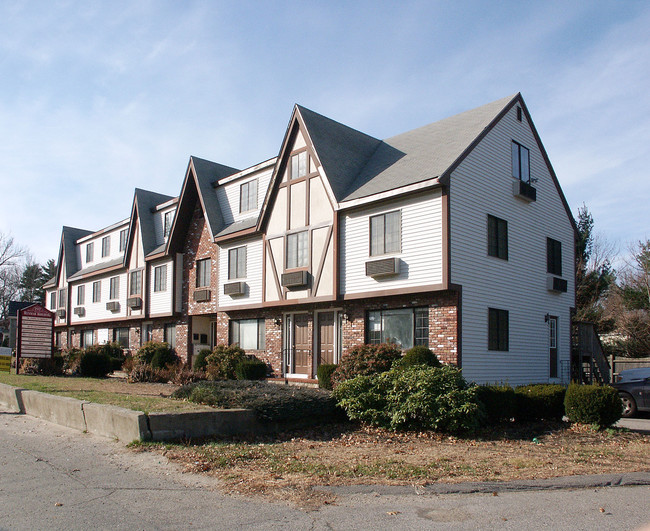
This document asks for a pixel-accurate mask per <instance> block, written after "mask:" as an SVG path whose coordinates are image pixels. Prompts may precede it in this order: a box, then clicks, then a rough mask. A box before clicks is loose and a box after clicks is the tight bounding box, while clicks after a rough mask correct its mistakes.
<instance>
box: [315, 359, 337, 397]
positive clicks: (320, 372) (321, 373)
mask: <svg viewBox="0 0 650 531" xmlns="http://www.w3.org/2000/svg"><path fill="white" fill-rule="evenodd" d="M337 367H338V365H337V364H336V363H323V364H322V365H319V366H318V369H316V376H317V377H318V387H320V388H321V389H328V390H330V391H331V390H332V373H333V372H334V371H335V370H336V368H337Z"/></svg>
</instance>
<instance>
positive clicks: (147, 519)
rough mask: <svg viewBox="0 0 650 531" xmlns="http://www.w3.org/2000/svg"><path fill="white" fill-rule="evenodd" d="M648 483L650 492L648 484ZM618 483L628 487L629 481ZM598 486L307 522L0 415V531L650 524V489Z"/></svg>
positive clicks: (384, 499)
mask: <svg viewBox="0 0 650 531" xmlns="http://www.w3.org/2000/svg"><path fill="white" fill-rule="evenodd" d="M644 477H645V478H646V480H645V482H646V483H647V482H648V481H647V479H648V475H647V474H646V475H645V476H644ZM610 479H611V478H610ZM620 479H622V483H623V484H625V482H626V481H629V480H630V479H631V476H626V475H624V476H621V478H620ZM632 479H633V478H632ZM610 483H613V484H616V483H617V482H616V481H613V482H610ZM618 483H619V484H621V482H620V481H619V482H618ZM602 484H607V482H605V483H602V482H600V483H599V482H596V483H594V482H593V481H592V480H588V481H587V482H586V483H585V485H592V486H591V487H585V486H584V485H583V486H582V488H568V489H567V488H563V489H554V488H551V487H552V486H547V487H546V489H545V490H537V488H535V489H532V490H530V489H529V490H515V491H510V490H508V489H500V490H498V491H496V490H495V491H483V492H481V491H478V492H476V491H475V489H469V490H467V491H466V492H471V493H443V494H441V493H440V492H449V491H445V490H444V489H442V490H438V491H435V490H427V489H416V488H408V487H403V488H393V489H391V488H383V489H382V488H378V487H366V488H356V489H348V490H347V491H346V489H344V488H341V489H335V490H334V492H335V493H336V494H337V496H338V499H337V502H336V504H334V505H326V506H323V507H321V508H320V509H319V510H316V511H305V510H301V509H300V508H298V507H295V506H291V505H288V504H282V503H269V502H265V501H262V500H259V499H256V498H246V497H241V496H227V495H224V494H221V493H220V492H219V488H218V481H217V480H215V479H214V478H210V477H205V476H200V475H192V474H183V473H181V472H180V470H179V469H178V468H177V467H176V466H175V465H173V464H171V463H169V462H167V460H166V459H165V458H164V457H161V456H159V455H157V454H154V453H148V452H142V453H135V452H133V451H131V450H129V449H127V448H125V447H124V446H123V445H122V444H120V443H118V442H116V441H112V440H109V439H105V438H102V437H96V436H92V435H89V434H84V433H79V432H78V431H75V430H71V429H68V428H63V427H61V426H57V425H54V424H50V423H47V422H45V421H42V420H39V419H35V418H32V417H28V416H25V415H16V414H11V413H7V412H3V411H2V410H0V507H1V509H0V530H5V529H6V530H21V529H29V530H32V529H43V530H49V529H66V530H68V529H70V530H75V529H84V530H86V529H147V530H149V529H156V530H157V529H161V530H167V529H169V530H171V529H174V530H177V529H229V530H231V529H301V530H302V529H314V530H320V529H341V530H344V529H375V530H376V529H461V530H462V529H496V528H498V529H571V530H574V531H576V530H580V529H585V530H587V529H588V530H593V529H599V530H600V529H626V530H633V529H640V528H641V527H642V526H644V525H646V526H647V525H648V524H650V501H649V500H650V486H648V485H647V484H646V485H639V486H613V487H600V486H593V485H602ZM574 487H575V485H574ZM648 530H649V531H650V527H649V528H648Z"/></svg>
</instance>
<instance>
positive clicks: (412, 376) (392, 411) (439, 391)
mask: <svg viewBox="0 0 650 531" xmlns="http://www.w3.org/2000/svg"><path fill="white" fill-rule="evenodd" d="M476 395H477V388H476V387H475V386H468V384H467V382H465V380H464V379H463V377H462V374H461V371H460V369H458V368H456V367H451V366H446V367H426V366H422V365H420V366H415V367H405V368H401V367H400V368H397V367H396V368H395V369H392V370H390V371H388V372H384V373H381V374H374V375H370V376H359V377H357V378H354V379H351V380H347V381H345V382H342V383H341V384H339V385H338V386H337V387H336V388H335V389H334V396H335V398H336V399H337V400H338V404H339V406H341V407H342V408H343V409H345V411H346V412H347V414H348V416H349V417H350V418H352V419H356V420H361V421H363V422H368V423H370V424H374V425H377V426H382V427H386V428H389V429H392V430H406V429H410V430H421V429H431V430H437V431H442V432H449V433H455V432H460V431H468V430H473V429H476V428H477V427H478V424H479V421H480V418H481V407H480V404H479V402H478V398H477V396H476Z"/></svg>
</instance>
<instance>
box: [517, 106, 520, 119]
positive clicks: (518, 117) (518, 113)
mask: <svg viewBox="0 0 650 531" xmlns="http://www.w3.org/2000/svg"><path fill="white" fill-rule="evenodd" d="M517 120H518V121H519V122H521V107H517Z"/></svg>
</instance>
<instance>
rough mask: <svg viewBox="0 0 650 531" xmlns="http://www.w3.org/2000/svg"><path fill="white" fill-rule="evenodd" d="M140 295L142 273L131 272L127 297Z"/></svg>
mask: <svg viewBox="0 0 650 531" xmlns="http://www.w3.org/2000/svg"><path fill="white" fill-rule="evenodd" d="M140 293H142V271H131V278H130V282H129V295H140Z"/></svg>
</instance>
